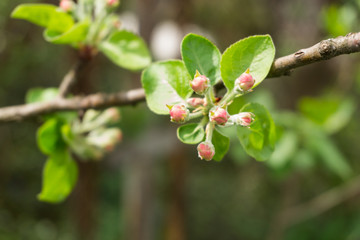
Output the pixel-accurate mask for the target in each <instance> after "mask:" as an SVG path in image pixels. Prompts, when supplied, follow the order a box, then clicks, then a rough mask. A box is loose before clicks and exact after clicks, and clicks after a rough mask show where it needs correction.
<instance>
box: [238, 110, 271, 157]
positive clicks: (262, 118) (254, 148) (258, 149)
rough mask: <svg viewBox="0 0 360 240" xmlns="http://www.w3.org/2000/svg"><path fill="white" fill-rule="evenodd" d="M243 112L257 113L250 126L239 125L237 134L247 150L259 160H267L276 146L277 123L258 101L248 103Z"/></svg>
mask: <svg viewBox="0 0 360 240" xmlns="http://www.w3.org/2000/svg"><path fill="white" fill-rule="evenodd" d="M241 112H251V113H253V114H255V121H254V123H253V124H252V125H251V127H250V128H246V127H240V126H238V127H237V134H238V137H239V140H240V143H241V145H242V146H243V148H244V149H245V151H246V152H247V153H248V154H249V155H250V156H252V157H254V158H255V159H256V160H258V161H264V160H267V159H268V158H269V157H270V156H271V154H272V152H273V151H274V147H275V140H276V132H275V124H274V121H273V120H272V118H271V116H270V113H269V112H268V111H267V110H266V109H265V108H264V107H263V106H262V105H260V104H258V103H248V104H246V105H245V106H244V107H243V108H242V109H241Z"/></svg>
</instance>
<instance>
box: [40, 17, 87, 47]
mask: <svg viewBox="0 0 360 240" xmlns="http://www.w3.org/2000/svg"><path fill="white" fill-rule="evenodd" d="M88 31H89V21H86V20H85V21H83V22H78V23H76V24H75V25H73V26H72V27H71V28H69V29H68V30H67V31H66V32H58V31H56V30H52V29H46V30H45V31H44V38H45V40H46V41H48V42H51V43H54V44H77V43H79V42H83V41H84V40H85V39H86V37H87V33H88Z"/></svg>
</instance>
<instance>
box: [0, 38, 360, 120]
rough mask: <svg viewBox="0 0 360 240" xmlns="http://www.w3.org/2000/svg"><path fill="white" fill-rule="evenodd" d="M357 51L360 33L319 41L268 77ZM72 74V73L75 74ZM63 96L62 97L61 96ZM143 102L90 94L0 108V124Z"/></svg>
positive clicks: (141, 96)
mask: <svg viewBox="0 0 360 240" xmlns="http://www.w3.org/2000/svg"><path fill="white" fill-rule="evenodd" d="M356 52H360V32H359V33H350V34H348V35H346V36H344V37H337V38H334V39H327V40H323V41H321V42H319V43H317V44H315V45H314V46H312V47H309V48H306V49H301V50H299V51H297V52H295V53H293V54H291V55H288V56H285V57H280V58H277V59H275V61H274V63H273V65H272V68H271V69H270V72H269V74H268V76H267V77H268V78H273V77H280V76H283V75H289V74H290V71H291V70H293V69H295V68H298V67H301V66H304V65H307V64H311V63H314V62H318V61H323V60H327V59H330V58H333V57H336V56H339V55H342V54H350V53H356ZM75 72H76V71H75ZM74 77H76V76H75V75H74V73H72V72H71V71H70V72H69V74H68V75H66V76H65V78H64V81H63V82H64V83H63V84H62V85H63V86H60V88H61V89H60V92H61V96H64V95H66V93H67V92H68V90H69V89H70V87H71V83H72V82H73V81H74ZM64 93H65V94H64ZM144 100H145V93H144V90H143V89H133V90H130V91H128V92H118V93H114V94H94V95H88V96H85V97H79V96H78V97H75V98H72V99H62V98H59V99H56V100H54V101H50V102H46V103H33V104H27V105H20V106H13V107H4V108H0V122H9V121H19V120H24V119H26V118H29V117H34V116H37V115H41V114H45V113H50V112H55V111H66V110H80V109H88V108H102V107H108V106H123V105H131V104H135V103H137V102H140V101H144Z"/></svg>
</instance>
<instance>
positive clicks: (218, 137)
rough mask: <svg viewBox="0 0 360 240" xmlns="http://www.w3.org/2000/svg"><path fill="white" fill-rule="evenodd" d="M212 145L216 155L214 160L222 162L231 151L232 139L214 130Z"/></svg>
mask: <svg viewBox="0 0 360 240" xmlns="http://www.w3.org/2000/svg"><path fill="white" fill-rule="evenodd" d="M212 143H213V144H214V147H215V155H214V157H213V159H214V160H215V161H217V162H220V161H221V160H222V159H223V158H224V156H225V155H226V153H227V152H228V151H229V147H230V139H229V138H228V137H225V136H224V135H222V134H221V133H219V132H218V131H216V130H214V132H213V137H212Z"/></svg>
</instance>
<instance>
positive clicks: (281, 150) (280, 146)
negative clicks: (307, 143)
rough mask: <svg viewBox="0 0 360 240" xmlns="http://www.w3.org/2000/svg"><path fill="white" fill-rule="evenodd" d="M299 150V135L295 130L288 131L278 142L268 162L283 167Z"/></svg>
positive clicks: (276, 166)
mask: <svg viewBox="0 0 360 240" xmlns="http://www.w3.org/2000/svg"><path fill="white" fill-rule="evenodd" d="M297 150H298V136H297V134H296V133H295V132H294V131H286V132H285V133H284V134H283V135H282V137H281V138H280V140H279V141H278V142H277V144H276V149H275V151H274V153H273V154H272V155H271V157H270V159H269V160H268V161H267V164H268V165H269V166H270V167H271V168H274V169H281V168H283V167H285V166H286V164H287V163H288V162H289V161H290V160H291V159H292V157H293V156H294V155H295V154H296V152H297Z"/></svg>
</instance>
